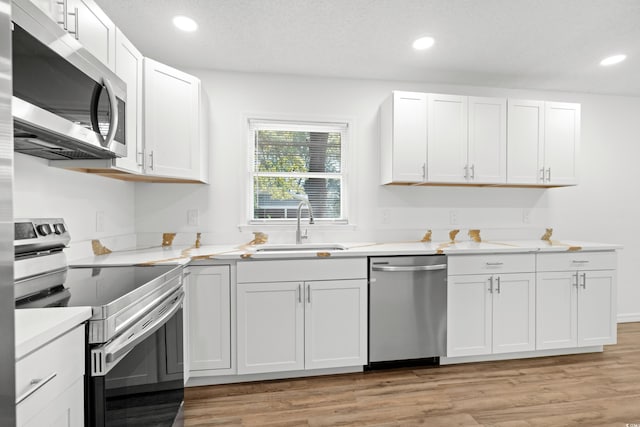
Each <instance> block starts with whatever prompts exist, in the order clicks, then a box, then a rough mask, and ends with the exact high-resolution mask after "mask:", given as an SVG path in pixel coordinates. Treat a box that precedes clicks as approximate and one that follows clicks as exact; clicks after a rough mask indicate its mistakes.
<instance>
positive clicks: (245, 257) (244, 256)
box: [240, 254, 253, 259]
mask: <svg viewBox="0 0 640 427" xmlns="http://www.w3.org/2000/svg"><path fill="white" fill-rule="evenodd" d="M252 255H253V254H242V255H240V258H242V259H247V258H251V256H252Z"/></svg>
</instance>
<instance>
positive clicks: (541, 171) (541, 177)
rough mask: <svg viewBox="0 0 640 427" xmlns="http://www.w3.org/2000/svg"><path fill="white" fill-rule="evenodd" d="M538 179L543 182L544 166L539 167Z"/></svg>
mask: <svg viewBox="0 0 640 427" xmlns="http://www.w3.org/2000/svg"><path fill="white" fill-rule="evenodd" d="M540 181H541V182H544V168H542V169H540Z"/></svg>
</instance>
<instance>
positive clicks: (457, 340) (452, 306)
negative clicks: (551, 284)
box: [447, 273, 535, 357]
mask: <svg viewBox="0 0 640 427" xmlns="http://www.w3.org/2000/svg"><path fill="white" fill-rule="evenodd" d="M447 305H448V308H447V356H448V357H456V356H478V355H485V354H492V353H493V354H495V353H510V352H517V351H530V350H534V348H535V274H533V273H511V274H493V275H491V274H481V275H480V274H479V275H464V276H450V277H449V283H448V304H447Z"/></svg>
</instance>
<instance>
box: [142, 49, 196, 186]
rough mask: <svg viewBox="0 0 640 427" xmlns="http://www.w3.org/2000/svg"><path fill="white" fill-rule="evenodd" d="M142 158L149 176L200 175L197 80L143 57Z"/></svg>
mask: <svg viewBox="0 0 640 427" xmlns="http://www.w3.org/2000/svg"><path fill="white" fill-rule="evenodd" d="M144 118H145V120H144V144H145V151H146V156H147V158H146V159H145V161H144V164H145V173H146V174H148V175H156V176H164V177H171V178H185V179H194V180H197V179H199V178H200V125H199V121H200V80H198V79H197V78H195V77H193V76H191V75H189V74H186V73H183V72H182V71H178V70H176V69H174V68H171V67H169V66H167V65H164V64H161V63H159V62H156V61H153V60H150V59H148V58H145V60H144Z"/></svg>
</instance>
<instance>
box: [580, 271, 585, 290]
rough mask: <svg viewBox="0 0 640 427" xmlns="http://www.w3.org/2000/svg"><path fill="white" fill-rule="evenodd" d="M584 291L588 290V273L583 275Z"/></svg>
mask: <svg viewBox="0 0 640 427" xmlns="http://www.w3.org/2000/svg"><path fill="white" fill-rule="evenodd" d="M580 286H582V289H587V273H582V285H580Z"/></svg>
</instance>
